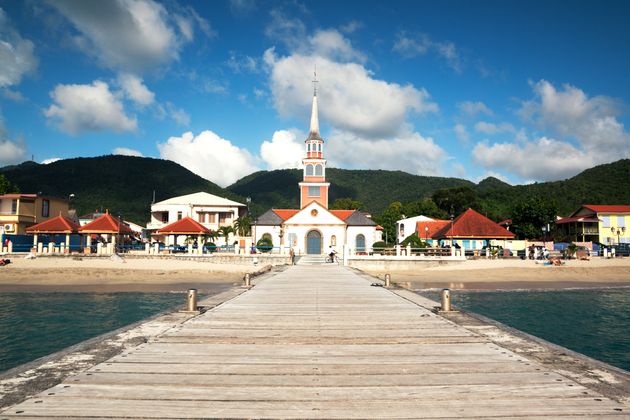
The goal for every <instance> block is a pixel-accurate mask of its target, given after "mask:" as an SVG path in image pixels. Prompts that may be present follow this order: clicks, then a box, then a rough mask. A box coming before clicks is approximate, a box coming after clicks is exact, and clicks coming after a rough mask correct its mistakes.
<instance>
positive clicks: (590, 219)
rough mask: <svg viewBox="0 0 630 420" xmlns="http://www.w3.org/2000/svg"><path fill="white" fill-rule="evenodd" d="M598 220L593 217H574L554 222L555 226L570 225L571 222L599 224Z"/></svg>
mask: <svg viewBox="0 0 630 420" xmlns="http://www.w3.org/2000/svg"><path fill="white" fill-rule="evenodd" d="M599 221H600V220H599V219H598V218H597V217H596V216H595V215H588V216H576V217H563V218H562V219H560V220H557V221H556V224H557V225H561V224H563V223H571V222H599Z"/></svg>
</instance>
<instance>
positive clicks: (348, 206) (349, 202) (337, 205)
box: [330, 198, 363, 210]
mask: <svg viewBox="0 0 630 420" xmlns="http://www.w3.org/2000/svg"><path fill="white" fill-rule="evenodd" d="M362 207H363V203H362V202H360V201H356V200H353V199H351V198H338V199H336V200H335V202H334V203H332V205H331V206H330V209H331V210H359V209H360V208H362Z"/></svg>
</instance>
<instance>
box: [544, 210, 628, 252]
mask: <svg viewBox="0 0 630 420" xmlns="http://www.w3.org/2000/svg"><path fill="white" fill-rule="evenodd" d="M556 225H557V227H558V230H559V232H560V234H562V235H564V236H565V237H566V239H567V240H569V241H573V242H582V243H584V242H594V243H601V244H604V245H615V244H619V243H630V230H629V229H630V205H595V204H584V205H582V206H580V208H579V209H577V210H576V211H574V212H573V213H571V214H570V215H569V216H568V217H563V218H561V219H559V220H558V221H557V222H556Z"/></svg>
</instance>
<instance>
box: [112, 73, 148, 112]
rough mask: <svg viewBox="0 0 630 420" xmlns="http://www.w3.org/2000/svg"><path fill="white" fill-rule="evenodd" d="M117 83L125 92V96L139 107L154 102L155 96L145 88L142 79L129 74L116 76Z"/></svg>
mask: <svg viewBox="0 0 630 420" xmlns="http://www.w3.org/2000/svg"><path fill="white" fill-rule="evenodd" d="M118 83H120V86H121V87H122V89H123V92H125V96H127V97H128V98H129V99H131V100H132V101H134V102H135V103H137V104H138V105H140V106H147V105H151V104H152V103H153V101H154V100H155V94H154V93H153V92H151V91H150V90H149V88H147V87H146V85H145V84H144V83H143V81H142V78H140V77H138V76H135V75H133V74H129V73H122V74H120V75H118Z"/></svg>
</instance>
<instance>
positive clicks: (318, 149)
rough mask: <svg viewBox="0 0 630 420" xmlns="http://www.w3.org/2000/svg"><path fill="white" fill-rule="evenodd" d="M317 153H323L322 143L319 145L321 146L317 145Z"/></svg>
mask: <svg viewBox="0 0 630 420" xmlns="http://www.w3.org/2000/svg"><path fill="white" fill-rule="evenodd" d="M317 151H318V152H321V151H322V144H321V143H319V144H318V145H317Z"/></svg>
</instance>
